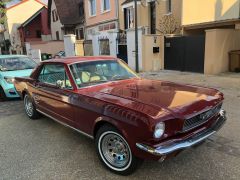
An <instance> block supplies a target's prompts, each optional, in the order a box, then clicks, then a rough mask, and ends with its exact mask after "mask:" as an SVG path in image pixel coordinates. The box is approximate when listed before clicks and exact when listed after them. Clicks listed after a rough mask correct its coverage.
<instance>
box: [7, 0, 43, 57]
mask: <svg viewBox="0 0 240 180" xmlns="http://www.w3.org/2000/svg"><path fill="white" fill-rule="evenodd" d="M43 6H45V4H43V3H41V2H40V1H38V0H23V1H21V2H20V3H18V4H16V5H13V6H11V7H9V8H7V12H6V16H7V28H8V31H6V32H5V34H4V36H5V39H9V40H10V41H11V45H12V47H11V49H10V51H11V52H14V53H17V54H22V51H23V50H22V45H21V40H20V34H19V32H18V27H19V26H20V25H21V24H22V23H23V22H25V21H26V20H27V19H29V18H30V17H31V16H33V15H34V14H35V13H36V12H37V11H38V10H40V9H41V8H42V7H43Z"/></svg>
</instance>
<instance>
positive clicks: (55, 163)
mask: <svg viewBox="0 0 240 180" xmlns="http://www.w3.org/2000/svg"><path fill="white" fill-rule="evenodd" d="M141 76H143V77H147V78H152V79H161V80H169V81H174V82H181V83H190V84H198V85H203V86H209V87H214V88H217V89H219V90H221V91H222V92H223V93H224V94H225V102H224V108H225V109H226V110H227V112H228V122H227V123H226V124H225V126H224V127H223V128H222V129H221V131H219V132H218V133H217V134H216V135H214V136H213V137H212V138H211V139H209V140H208V141H207V142H206V143H204V144H202V145H201V146H199V147H197V148H194V149H188V150H186V151H184V152H182V153H181V154H180V155H179V156H177V157H175V158H172V159H169V160H167V161H165V162H164V163H158V162H151V161H147V162H144V163H143V165H142V166H141V168H140V169H139V170H138V171H137V172H136V173H135V174H133V175H131V176H129V177H121V176H117V175H114V174H112V173H110V172H109V171H107V170H105V169H104V168H103V167H102V166H101V164H100V162H99V160H98V158H97V156H96V153H95V149H94V143H93V141H91V140H89V139H88V138H86V137H84V136H82V135H79V134H78V133H77V132H74V131H72V130H71V129H68V128H66V127H64V126H61V125H59V124H57V123H55V122H54V121H52V120H50V119H48V118H46V117H42V118H41V119H40V120H36V121H31V120H29V119H28V118H27V117H26V115H25V114H24V112H23V106H22V101H20V100H14V101H8V102H0V180H1V179H7V180H8V179H24V180H25V179H63V180H65V179H66V180H69V179H70V180H71V179H104V180H105V179H138V180H139V179H201V180H202V179H203V180H205V179H214V180H215V179H224V180H225V179H240V120H239V117H240V75H239V74H222V75H219V76H206V75H202V74H193V73H182V72H174V71H161V72H158V73H155V72H152V73H144V74H141Z"/></svg>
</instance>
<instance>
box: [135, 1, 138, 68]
mask: <svg viewBox="0 0 240 180" xmlns="http://www.w3.org/2000/svg"><path fill="white" fill-rule="evenodd" d="M134 6H135V64H136V72H137V73H139V67H138V18H137V0H134Z"/></svg>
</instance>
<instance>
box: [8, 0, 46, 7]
mask: <svg viewBox="0 0 240 180" xmlns="http://www.w3.org/2000/svg"><path fill="white" fill-rule="evenodd" d="M41 1H42V2H43V3H45V4H47V2H48V0H41ZM18 2H20V0H13V1H12V2H10V3H8V4H7V7H10V6H12V5H14V4H16V3H18Z"/></svg>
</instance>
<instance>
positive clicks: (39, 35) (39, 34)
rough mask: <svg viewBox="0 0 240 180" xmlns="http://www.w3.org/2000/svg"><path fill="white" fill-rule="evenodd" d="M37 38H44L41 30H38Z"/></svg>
mask: <svg viewBox="0 0 240 180" xmlns="http://www.w3.org/2000/svg"><path fill="white" fill-rule="evenodd" d="M36 37H37V38H41V37H42V32H41V30H36Z"/></svg>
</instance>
